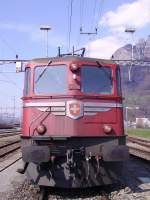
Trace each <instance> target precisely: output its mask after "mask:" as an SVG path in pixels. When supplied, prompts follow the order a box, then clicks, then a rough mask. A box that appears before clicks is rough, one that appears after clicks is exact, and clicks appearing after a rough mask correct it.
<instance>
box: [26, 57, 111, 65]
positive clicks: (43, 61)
mask: <svg viewBox="0 0 150 200" xmlns="http://www.w3.org/2000/svg"><path fill="white" fill-rule="evenodd" d="M49 61H53V62H58V61H85V62H86V61H87V62H96V61H98V62H103V63H106V64H115V62H114V61H113V60H107V59H99V58H89V57H80V56H63V57H48V58H36V59H33V60H31V61H30V62H29V63H31V64H40V63H41V64H43V63H45V64H47V63H48V62H49Z"/></svg>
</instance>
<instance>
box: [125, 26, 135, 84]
mask: <svg viewBox="0 0 150 200" xmlns="http://www.w3.org/2000/svg"><path fill="white" fill-rule="evenodd" d="M135 31H136V30H135V28H126V29H125V32H126V33H129V34H131V36H132V42H131V65H130V66H129V71H128V74H129V81H131V69H132V65H133V58H134V57H133V50H134V49H133V34H134V33H135Z"/></svg>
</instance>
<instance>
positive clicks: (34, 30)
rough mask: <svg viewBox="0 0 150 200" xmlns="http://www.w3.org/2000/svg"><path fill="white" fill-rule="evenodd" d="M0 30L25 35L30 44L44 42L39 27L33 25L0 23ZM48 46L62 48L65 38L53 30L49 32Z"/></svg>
mask: <svg viewBox="0 0 150 200" xmlns="http://www.w3.org/2000/svg"><path fill="white" fill-rule="evenodd" d="M0 29H1V30H7V31H15V32H17V33H18V32H20V33H25V34H26V35H27V36H28V38H29V39H30V40H31V42H36V43H42V42H43V41H44V37H45V35H44V34H45V33H44V32H43V33H42V31H40V25H39V26H38V25H33V24H16V23H3V22H0ZM48 41H49V45H51V46H55V47H56V46H59V45H60V46H64V45H66V41H65V38H63V37H62V36H61V35H58V34H57V33H56V32H55V31H54V30H51V31H49V38H48Z"/></svg>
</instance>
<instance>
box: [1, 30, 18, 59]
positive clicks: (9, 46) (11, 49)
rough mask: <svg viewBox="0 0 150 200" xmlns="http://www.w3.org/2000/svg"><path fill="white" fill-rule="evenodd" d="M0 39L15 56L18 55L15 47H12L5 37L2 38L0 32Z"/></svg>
mask: <svg viewBox="0 0 150 200" xmlns="http://www.w3.org/2000/svg"><path fill="white" fill-rule="evenodd" d="M0 40H1V42H2V43H3V44H4V45H6V46H7V47H8V48H9V50H10V51H11V52H12V53H14V54H15V56H16V55H18V53H17V51H16V49H15V48H14V47H12V46H11V45H10V44H9V43H8V42H7V41H6V39H4V37H3V36H2V35H1V34H0Z"/></svg>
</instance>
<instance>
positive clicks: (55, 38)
mask: <svg viewBox="0 0 150 200" xmlns="http://www.w3.org/2000/svg"><path fill="white" fill-rule="evenodd" d="M71 3H72V12H71ZM42 25H48V26H50V27H51V30H50V31H49V34H48V50H49V56H56V55H57V48H58V46H60V47H61V50H62V52H63V53H65V52H68V51H69V50H71V48H72V46H75V48H77V49H79V48H81V47H86V55H87V56H90V57H100V58H110V57H111V55H112V54H113V53H114V52H115V51H116V50H117V49H118V48H119V47H121V46H123V45H125V44H126V43H130V42H133V43H136V42H137V41H138V39H139V38H144V39H146V38H147V36H148V35H149V34H150V29H149V26H150V0H38V1H37V0H21V1H20V0H13V1H10V0H0V59H15V55H16V54H18V55H19V58H20V59H32V58H37V57H45V56H46V46H45V38H46V34H45V32H44V31H41V30H40V27H41V26H42ZM80 27H82V31H83V32H92V33H94V32H95V28H98V34H97V35H94V34H93V35H84V34H82V35H81V34H80ZM128 27H132V28H135V29H136V32H135V33H134V38H133V40H131V36H130V34H126V33H125V32H124V30H125V29H126V28H128ZM69 38H70V39H69ZM23 78H24V73H23V72H22V73H15V65H13V64H0V94H1V95H0V110H1V107H3V108H4V107H6V106H10V107H11V106H14V104H15V106H16V107H20V106H21V99H20V98H21V97H22V91H23ZM0 112H1V111H0Z"/></svg>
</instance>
